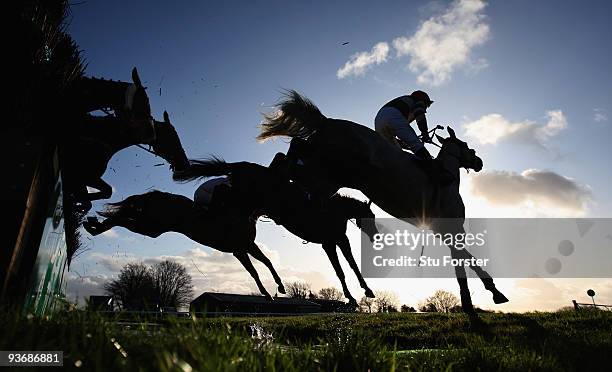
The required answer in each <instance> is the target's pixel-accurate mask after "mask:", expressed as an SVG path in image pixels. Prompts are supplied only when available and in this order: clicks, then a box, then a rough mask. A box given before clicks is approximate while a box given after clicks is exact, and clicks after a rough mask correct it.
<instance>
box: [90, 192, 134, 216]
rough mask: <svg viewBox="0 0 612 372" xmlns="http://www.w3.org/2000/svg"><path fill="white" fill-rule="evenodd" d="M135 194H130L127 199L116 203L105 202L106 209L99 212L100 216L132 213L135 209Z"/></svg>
mask: <svg viewBox="0 0 612 372" xmlns="http://www.w3.org/2000/svg"><path fill="white" fill-rule="evenodd" d="M134 198H135V197H134V196H130V197H128V198H127V199H125V200H122V201H120V202H116V203H106V204H104V210H101V211H99V212H97V213H98V214H99V215H100V216H102V217H105V218H110V217H119V216H120V215H122V214H126V213H128V214H129V213H130V212H132V211H133V210H134V205H135V203H134V201H135V200H134Z"/></svg>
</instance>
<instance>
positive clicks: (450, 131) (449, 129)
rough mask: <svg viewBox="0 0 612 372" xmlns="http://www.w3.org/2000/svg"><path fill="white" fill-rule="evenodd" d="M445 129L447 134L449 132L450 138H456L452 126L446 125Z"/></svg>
mask: <svg viewBox="0 0 612 372" xmlns="http://www.w3.org/2000/svg"><path fill="white" fill-rule="evenodd" d="M446 130H447V131H448V134H450V136H451V138H452V139H457V136H456V135H455V131H454V130H453V128H451V127H450V126H448V127H446Z"/></svg>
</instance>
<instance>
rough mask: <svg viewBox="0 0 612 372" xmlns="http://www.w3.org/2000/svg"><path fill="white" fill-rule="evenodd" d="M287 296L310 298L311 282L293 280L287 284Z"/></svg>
mask: <svg viewBox="0 0 612 372" xmlns="http://www.w3.org/2000/svg"><path fill="white" fill-rule="evenodd" d="M285 290H286V291H287V296H289V297H292V298H308V295H309V294H310V293H311V292H310V284H308V283H304V282H291V283H289V284H287V285H286V286H285Z"/></svg>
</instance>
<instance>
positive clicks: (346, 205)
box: [329, 194, 368, 217]
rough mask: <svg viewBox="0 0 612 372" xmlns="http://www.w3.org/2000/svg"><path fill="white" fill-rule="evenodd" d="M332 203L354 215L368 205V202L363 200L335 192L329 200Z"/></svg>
mask: <svg viewBox="0 0 612 372" xmlns="http://www.w3.org/2000/svg"><path fill="white" fill-rule="evenodd" d="M329 203H330V205H332V206H333V207H335V208H338V209H339V210H341V211H343V212H346V213H347V214H350V215H351V216H352V217H355V216H353V214H355V213H357V214H358V213H360V212H361V211H362V210H363V209H364V207H367V206H368V202H365V201H361V200H359V199H356V198H353V197H351V196H348V195H340V194H335V195H333V196H332V197H331V198H330V200H329Z"/></svg>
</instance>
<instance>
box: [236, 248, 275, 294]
mask: <svg viewBox="0 0 612 372" xmlns="http://www.w3.org/2000/svg"><path fill="white" fill-rule="evenodd" d="M234 257H236V258H237V259H238V261H240V263H241V264H242V266H244V268H245V269H246V271H248V272H249V274H251V276H252V277H253V279H254V280H255V284H257V288H259V292H261V294H263V295H264V296H265V297H266V298H267V299H268V300H272V296H270V293H268V291H267V290H266V287H264V285H263V284H262V283H261V280H260V279H259V274H257V270H255V267H254V266H253V263H252V262H251V260H250V259H249V256H248V255H247V253H246V251H240V252H234Z"/></svg>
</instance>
